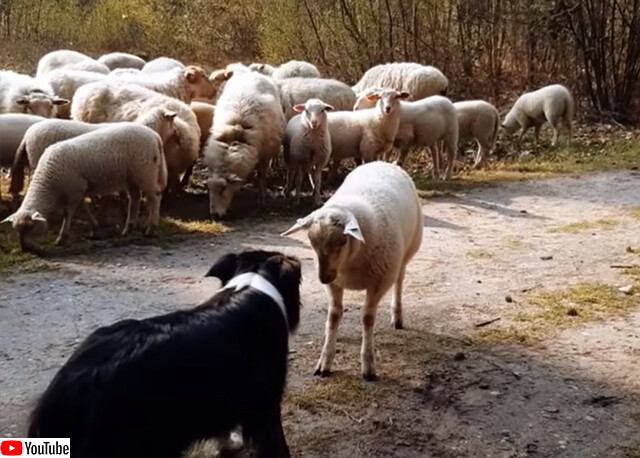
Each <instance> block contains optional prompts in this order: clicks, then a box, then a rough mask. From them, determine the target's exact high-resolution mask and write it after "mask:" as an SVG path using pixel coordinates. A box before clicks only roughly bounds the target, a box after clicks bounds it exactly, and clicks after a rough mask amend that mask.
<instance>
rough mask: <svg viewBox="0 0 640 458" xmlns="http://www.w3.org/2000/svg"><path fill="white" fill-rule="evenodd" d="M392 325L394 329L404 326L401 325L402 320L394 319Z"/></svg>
mask: <svg viewBox="0 0 640 458" xmlns="http://www.w3.org/2000/svg"><path fill="white" fill-rule="evenodd" d="M393 327H394V328H395V329H404V326H403V325H402V321H396V322H395V323H393Z"/></svg>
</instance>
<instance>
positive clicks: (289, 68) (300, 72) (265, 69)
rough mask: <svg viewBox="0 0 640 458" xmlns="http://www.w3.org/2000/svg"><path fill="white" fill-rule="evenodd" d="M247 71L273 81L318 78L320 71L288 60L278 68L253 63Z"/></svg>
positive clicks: (308, 64)
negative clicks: (267, 77) (270, 78)
mask: <svg viewBox="0 0 640 458" xmlns="http://www.w3.org/2000/svg"><path fill="white" fill-rule="evenodd" d="M249 69H251V70H252V71H254V72H258V73H262V74H263V75H266V76H270V77H272V78H274V79H283V78H320V71H319V70H318V68H317V67H316V66H315V65H313V64H310V63H309V62H305V61H301V60H290V61H289V62H285V63H284V64H282V65H280V66H278V67H273V66H271V65H269V64H258V63H254V64H251V65H249Z"/></svg>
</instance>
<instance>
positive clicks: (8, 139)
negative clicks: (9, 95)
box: [0, 113, 46, 194]
mask: <svg viewBox="0 0 640 458" xmlns="http://www.w3.org/2000/svg"><path fill="white" fill-rule="evenodd" d="M45 119H46V118H43V117H42V116H34V115H27V114H16V113H10V114H0V168H8V167H11V165H12V164H13V161H14V158H15V156H16V151H17V150H18V147H19V146H20V142H21V141H22V139H23V137H24V135H25V132H27V130H28V129H29V127H31V126H33V125H34V124H36V123H39V122H41V121H44V120H45ZM0 178H2V176H1V174H0ZM11 180H12V181H13V173H12V174H11ZM0 194H1V193H0Z"/></svg>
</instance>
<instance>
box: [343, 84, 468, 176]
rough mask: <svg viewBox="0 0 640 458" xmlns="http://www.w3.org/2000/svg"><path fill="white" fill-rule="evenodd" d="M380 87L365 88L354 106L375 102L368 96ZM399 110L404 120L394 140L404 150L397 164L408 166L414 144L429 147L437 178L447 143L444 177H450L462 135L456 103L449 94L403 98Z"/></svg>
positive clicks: (368, 104) (358, 106) (357, 107)
mask: <svg viewBox="0 0 640 458" xmlns="http://www.w3.org/2000/svg"><path fill="white" fill-rule="evenodd" d="M377 91H380V88H377V87H374V88H370V89H368V90H365V91H363V92H362V93H361V94H360V95H359V96H358V99H357V100H356V103H355V105H354V110H362V109H366V108H367V107H369V106H371V104H372V102H371V101H369V100H368V97H369V95H370V94H372V93H375V92H377ZM399 111H400V123H399V126H398V131H397V133H396V137H395V140H394V142H393V144H394V146H395V147H397V148H398V149H399V150H400V156H399V158H398V160H397V161H396V164H397V165H399V166H401V167H402V166H404V163H405V160H406V158H407V155H408V154H409V151H410V149H411V148H413V147H426V148H429V150H430V152H431V159H432V161H433V169H432V172H433V177H434V178H437V177H438V176H439V175H440V151H439V150H440V147H441V146H443V147H444V148H446V150H447V170H446V173H445V176H444V178H446V179H450V178H451V175H452V174H453V169H454V165H455V160H456V156H457V150H458V135H459V124H458V115H457V112H456V108H455V106H454V105H453V103H451V101H450V100H449V99H448V98H446V97H442V96H439V95H435V96H431V97H427V98H425V99H421V100H416V101H413V102H402V103H401V104H400V110H399ZM389 153H391V151H389ZM389 157H390V154H389ZM389 157H387V159H388V158H389Z"/></svg>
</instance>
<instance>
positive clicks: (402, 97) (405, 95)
mask: <svg viewBox="0 0 640 458" xmlns="http://www.w3.org/2000/svg"><path fill="white" fill-rule="evenodd" d="M409 97H411V94H410V93H409V92H407V91H402V92H401V93H400V94H399V95H398V98H399V99H402V100H406V99H408V98H409Z"/></svg>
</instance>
